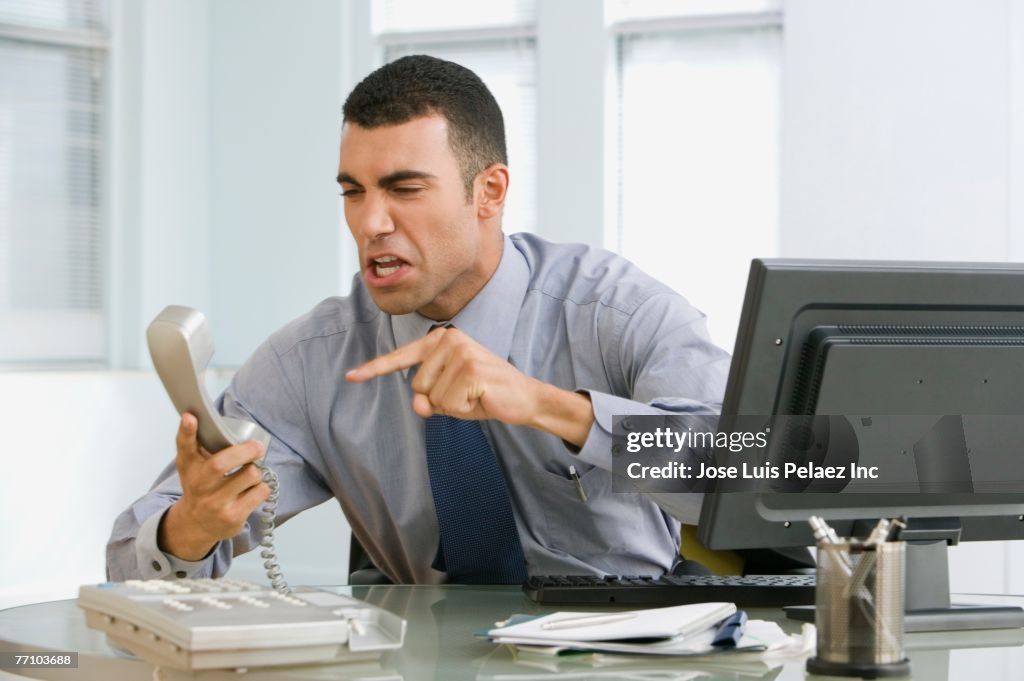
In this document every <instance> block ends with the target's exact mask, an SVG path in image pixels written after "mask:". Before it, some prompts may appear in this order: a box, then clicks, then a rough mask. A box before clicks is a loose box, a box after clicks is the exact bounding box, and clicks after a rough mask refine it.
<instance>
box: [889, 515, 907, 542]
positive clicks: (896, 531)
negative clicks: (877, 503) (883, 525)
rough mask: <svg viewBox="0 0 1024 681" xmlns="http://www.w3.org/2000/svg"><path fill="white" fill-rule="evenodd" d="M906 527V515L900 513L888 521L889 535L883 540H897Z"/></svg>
mask: <svg viewBox="0 0 1024 681" xmlns="http://www.w3.org/2000/svg"><path fill="white" fill-rule="evenodd" d="M905 529H907V516H905V515H901V516H900V517H898V518H895V519H893V521H892V522H891V523H889V535H888V536H887V537H886V538H885V541H899V540H900V537H901V536H903V530H905Z"/></svg>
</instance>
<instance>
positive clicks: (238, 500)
mask: <svg viewBox="0 0 1024 681" xmlns="http://www.w3.org/2000/svg"><path fill="white" fill-rule="evenodd" d="M343 113H344V124H343V129H342V139H341V154H340V166H339V173H338V182H339V184H340V185H341V188H342V195H343V196H344V203H345V217H346V221H347V223H348V226H349V229H350V230H351V232H352V236H353V238H354V239H355V242H356V245H357V247H358V250H359V258H360V266H361V270H362V271H361V274H360V275H359V276H357V277H356V279H355V281H354V282H353V287H352V291H351V293H350V295H349V296H348V297H344V298H329V299H327V300H325V301H324V302H322V303H321V304H320V305H318V306H317V307H316V308H314V309H313V310H312V311H311V312H310V313H308V314H306V315H305V316H303V317H300V318H299V319H297V320H295V321H294V322H292V323H291V324H289V325H287V326H285V327H284V328H283V329H281V330H280V331H278V332H277V333H275V334H274V335H273V336H271V337H270V338H269V339H268V340H267V341H266V342H265V343H264V344H263V345H262V346H260V348H259V349H258V350H257V351H256V352H255V354H254V355H253V356H252V357H251V358H250V359H249V360H248V361H247V362H246V364H245V365H244V366H243V367H242V368H241V369H240V370H239V372H238V373H237V375H236V376H235V378H234V380H233V381H232V384H231V386H230V387H229V388H228V390H227V391H226V392H225V393H224V394H223V395H222V396H221V398H220V399H219V400H218V404H217V406H218V408H219V409H220V410H221V411H222V413H224V414H226V415H229V416H237V417H241V418H246V419H249V420H252V421H255V422H257V423H259V424H260V425H262V426H263V427H264V428H265V429H266V430H268V431H269V432H270V433H271V434H272V435H273V439H272V442H271V444H270V446H269V448H268V450H267V451H266V452H263V451H261V449H260V447H259V445H257V444H256V443H254V442H249V443H243V444H240V445H237V446H234V447H231V448H228V449H226V450H223V451H222V452H219V453H218V454H216V455H215V456H212V457H207V456H206V455H205V452H203V451H202V450H201V448H200V447H199V445H198V444H197V442H196V422H195V419H194V417H192V416H191V415H188V414H186V415H184V416H183V417H182V420H181V424H180V427H179V431H178V436H177V457H176V461H175V465H174V466H169V467H168V468H167V470H165V471H164V473H163V474H162V475H161V477H160V479H159V480H158V482H157V484H156V486H155V487H154V488H153V489H152V490H151V491H150V492H149V494H147V495H146V496H144V497H142V498H141V499H140V500H138V501H137V502H136V503H135V504H133V505H132V507H131V508H130V509H128V510H127V511H126V512H125V513H123V514H122V515H121V516H120V517H119V518H118V519H117V521H116V523H115V526H114V531H113V535H112V537H111V540H110V543H109V544H108V549H107V560H108V570H109V572H110V575H111V578H113V579H126V578H130V577H135V578H153V577H162V576H167V575H172V574H173V575H178V576H208V575H211V574H212V575H222V574H224V573H225V572H226V571H227V569H228V566H229V564H230V560H231V556H232V555H233V554H238V553H240V552H244V551H247V550H249V549H250V548H253V547H254V546H256V545H257V544H258V542H259V531H260V517H259V513H258V510H259V507H260V506H261V504H262V503H263V501H264V500H265V499H266V498H267V496H268V494H269V490H268V488H267V487H266V485H265V484H263V483H262V482H261V481H260V477H259V471H258V470H257V469H256V468H255V467H254V466H252V465H250V463H251V462H252V461H254V460H255V459H257V458H259V457H261V456H265V457H266V458H265V460H266V463H267V464H268V465H269V466H270V467H271V468H272V469H274V470H275V471H276V473H277V475H278V477H279V478H280V484H281V489H280V499H279V502H278V504H279V505H278V513H279V517H280V519H281V520H285V519H287V518H288V517H290V516H292V515H294V514H295V513H298V512H300V511H302V510H303V509H306V508H309V507H312V506H314V505H316V504H319V503H320V502H322V501H324V500H325V499H327V498H329V497H331V496H334V497H336V498H337V499H338V501H339V503H340V504H341V507H342V509H343V510H344V512H345V515H346V517H347V518H348V520H349V523H350V524H351V526H352V531H353V533H354V535H355V537H356V538H357V539H358V540H359V542H360V543H361V544H362V546H363V547H364V548H365V550H366V551H367V553H368V555H369V557H370V558H371V559H372V560H373V562H374V564H375V565H376V566H377V567H379V568H380V569H381V570H382V571H383V572H384V573H385V574H386V575H387V576H388V577H390V578H391V579H393V580H394V581H396V582H415V583H436V582H442V581H446V580H448V581H465V582H503V583H509V582H516V581H520V580H521V579H522V578H523V577H524V576H525V574H526V573H527V572H529V573H533V574H579V573H590V574H594V573H602V572H609V573H619V574H660V573H663V572H665V571H666V570H669V569H670V568H671V567H672V565H673V563H674V562H675V561H676V560H677V558H678V545H679V523H678V520H676V519H675V518H672V517H670V516H669V515H667V514H666V513H664V512H663V511H662V509H661V508H660V507H659V506H658V505H657V504H656V503H655V502H654V501H652V500H651V499H650V498H648V497H646V496H643V495H640V494H636V493H613V492H612V491H611V478H612V475H611V472H610V471H611V462H612V453H611V432H610V431H611V419H612V415H613V414H657V413H662V412H663V411H665V410H669V411H673V412H678V411H680V410H681V411H695V410H704V411H707V410H709V409H711V408H713V407H714V405H716V404H717V403H718V401H719V400H720V398H721V394H722V392H723V390H724V383H725V374H726V370H727V366H728V356H727V354H726V353H725V352H723V351H721V350H720V349H718V348H716V347H714V346H713V345H712V344H711V343H710V342H709V340H708V337H707V334H706V331H705V325H704V320H703V316H702V315H701V314H700V313H699V312H698V311H697V310H695V309H694V308H692V307H691V306H690V305H689V304H688V303H687V302H686V301H685V300H684V299H683V298H681V297H680V296H678V295H677V294H675V293H674V292H672V291H671V290H670V289H669V288H667V287H665V286H663V285H661V284H659V283H658V282H656V281H654V280H652V279H651V278H650V277H648V276H646V275H644V274H643V273H642V272H640V271H638V270H637V269H636V268H635V267H633V266H632V265H631V264H630V263H629V262H627V261H626V260H624V259H622V258H620V257H617V256H615V255H613V254H610V253H607V252H604V251H600V250H597V249H592V248H588V247H586V246H581V245H556V244H551V243H548V242H546V241H543V240H541V239H539V238H537V237H534V236H532V235H529V234H517V235H513V236H511V237H509V236H505V235H504V234H503V232H502V208H503V205H504V202H505V198H506V195H507V192H508V188H509V177H510V175H509V169H508V166H507V160H506V152H505V138H504V125H503V122H502V117H501V111H500V109H499V108H498V105H497V103H496V102H495V101H494V99H493V97H492V96H491V94H490V92H489V91H488V90H487V88H486V87H485V86H484V85H483V83H482V82H481V81H480V80H479V78H477V76H476V75H475V74H473V73H472V72H471V71H469V70H467V69H465V68H463V67H461V66H458V65H456V64H452V63H450V62H445V61H442V60H439V59H435V58H432V57H425V56H415V57H406V58H404V59H400V60H398V61H395V62H392V63H390V64H387V65H385V66H384V67H382V68H380V69H379V70H377V71H376V72H374V73H372V74H371V75H369V76H368V77H367V78H366V79H365V80H363V81H362V82H361V83H360V84H359V85H358V86H357V87H356V88H355V90H353V92H352V93H351V95H350V96H349V98H348V100H347V101H346V103H345V106H344V111H343ZM652 247H657V245H656V244H652ZM666 257H674V254H666ZM435 327H440V328H435ZM451 417H455V418H451ZM571 471H575V473H571ZM696 504H699V501H697V502H696ZM675 510H676V513H677V515H684V516H688V517H685V518H683V519H684V520H686V521H689V522H695V520H696V516H697V513H698V511H699V507H698V506H697V505H691V506H689V507H686V506H685V505H684V507H683V508H682V511H681V512H680V510H679V509H675ZM324 538H325V540H328V541H332V540H335V538H334V537H333V535H332V534H331V533H330V532H326V533H325V537H324ZM285 567H286V566H285Z"/></svg>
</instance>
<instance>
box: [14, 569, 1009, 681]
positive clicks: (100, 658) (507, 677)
mask: <svg viewBox="0 0 1024 681" xmlns="http://www.w3.org/2000/svg"><path fill="white" fill-rule="evenodd" d="M334 590H336V591H338V592H339V593H345V594H352V595H354V596H356V597H357V598H362V599H365V600H367V601H370V602H372V603H374V604H376V605H379V606H381V607H383V608H386V609H388V610H390V611H392V612H394V613H396V614H398V615H401V616H402V617H404V618H406V619H407V620H408V621H409V629H408V632H407V634H406V639H405V645H404V646H403V648H402V649H401V650H397V651H392V652H389V653H386V654H385V655H384V656H383V657H381V659H380V660H379V661H376V662H372V663H365V662H364V663H353V664H344V665H328V666H315V665H312V666H303V667H277V668H273V669H270V670H267V669H263V670H250V671H248V672H247V673H245V674H239V673H236V672H235V671H214V672H202V673H195V674H193V673H186V672H176V671H174V670H169V669H162V670H161V673H160V674H159V675H154V670H153V667H152V666H150V665H148V664H146V663H144V662H141V661H138V660H135V659H128V658H125V657H123V656H121V655H120V654H119V653H117V652H115V651H114V650H113V649H112V648H111V647H110V646H109V645H107V642H106V639H105V637H104V636H103V634H101V633H98V632H94V631H92V630H91V629H88V628H87V627H86V626H85V617H84V615H83V613H82V611H81V610H79V608H78V607H77V606H76V605H75V601H55V602H52V603H39V604H36V605H27V606H22V607H19V608H11V609H8V610H4V611H0V652H78V653H79V666H78V669H20V670H18V673H19V674H22V675H24V676H26V677H30V678H38V679H103V680H106V679H111V680H122V679H124V680H136V679H137V680H138V681H153V680H154V679H157V681H159V679H163V680H164V681H174V680H176V679H205V680H211V681H212V680H221V681H226V680H227V679H232V680H234V681H246V680H248V681H265V680H269V679H339V680H340V679H349V680H356V679H365V680H367V681H369V680H373V681H384V680H386V679H402V680H404V681H419V680H421V679H430V680H434V679H438V680H444V681H448V680H451V681H458V680H473V681H516V680H520V681H527V680H531V681H532V680H540V679H577V680H584V679H586V680H591V679H625V680H630V679H632V680H643V681H672V680H675V679H678V680H680V681H682V680H687V679H700V680H701V681H704V680H708V681H710V680H712V679H731V680H737V679H763V680H767V679H779V680H780V681H781V680H788V681H795V680H797V679H804V678H805V672H804V660H802V659H801V660H794V661H792V662H790V663H788V664H786V665H785V666H782V667H777V668H775V669H767V668H765V667H763V666H762V667H760V668H758V667H757V666H746V667H739V668H730V667H728V666H725V665H723V666H709V665H707V664H699V663H686V662H679V661H674V660H658V659H652V660H650V661H649V662H646V661H645V662H641V663H636V664H634V663H628V664H624V665H616V666H614V667H593V666H590V665H587V664H583V663H581V662H579V661H573V659H572V658H569V659H566V658H553V659H551V660H550V661H543V662H535V661H530V662H527V661H523V660H517V659H516V658H515V656H514V655H513V653H512V652H511V651H510V650H509V649H508V648H507V647H505V646H495V645H494V644H492V643H489V642H487V641H484V640H481V639H477V638H474V636H473V634H474V633H476V632H477V631H479V630H481V629H487V628H490V627H492V626H494V623H495V622H496V621H498V620H503V619H505V618H506V617H508V616H509V615H510V614H512V613H532V614H541V613H545V612H552V611H554V610H556V609H557V608H552V607H547V606H544V607H540V606H537V605H535V604H533V603H531V602H529V601H527V600H526V598H525V597H524V596H523V595H522V592H521V591H520V590H519V589H518V588H517V587H469V586H371V587H337V588H336V589H334ZM955 600H957V601H959V602H968V601H969V602H976V603H1009V604H1017V605H1020V604H1024V597H1012V596H1000V597H991V596H973V595H972V596H960V597H958V598H956V599H955ZM572 609H574V610H575V609H579V610H584V609H587V608H572ZM589 609H590V610H594V611H600V610H602V609H603V610H610V608H589ZM749 612H750V616H751V618H754V619H770V620H775V621H778V622H779V623H780V624H781V625H782V627H783V628H784V629H785V630H786V631H788V632H796V631H799V627H800V625H799V623H797V622H793V621H790V620H786V619H784V618H783V615H782V612H781V610H778V609H757V608H754V609H750V610H749ZM906 647H907V653H908V655H909V657H910V661H911V670H912V673H913V677H912V678H914V679H919V680H927V681H946V680H947V679H972V680H976V679H985V680H986V681H1010V680H1011V679H1012V680H1014V681H1017V680H1019V679H1022V678H1024V630H1009V631H975V632H947V633H939V634H908V635H907V640H906ZM4 671H6V672H9V673H10V672H12V670H10V669H6V670H4ZM813 678H824V677H813Z"/></svg>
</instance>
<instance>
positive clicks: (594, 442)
mask: <svg viewBox="0 0 1024 681" xmlns="http://www.w3.org/2000/svg"><path fill="white" fill-rule="evenodd" d="M576 392H578V393H581V394H584V395H587V396H588V397H589V398H590V405H591V408H592V409H593V411H594V423H593V425H591V426H590V432H589V433H587V441H586V442H584V443H583V447H582V448H580V449H579V450H577V449H576V448H575V447H571V446H569V450H570V451H571V452H572V453H573V454H575V455H576V456H577V458H579V460H580V461H583V462H584V463H588V464H590V465H591V466H597V467H598V468H604V469H605V470H609V471H610V470H612V456H613V455H614V454H619V453H620V452H618V451H616V449H618V448H619V445H615V444H613V442H612V426H613V421H614V417H616V416H667V415H672V414H715V413H717V411H716V410H715V409H714V408H713V407H711V406H709V405H707V404H704V403H703V402H699V401H697V400H691V399H689V398H685V397H659V398H656V399H655V400H653V401H652V402H651V403H650V404H646V403H644V402H637V401H636V400H631V399H629V398H626V397H617V396H615V395H609V394H608V393H602V392H598V391H596V390H577V391H576ZM620 425H621V426H622V427H623V428H625V429H626V430H629V429H630V428H631V427H632V426H631V425H630V423H629V419H623V420H622V421H621V422H620Z"/></svg>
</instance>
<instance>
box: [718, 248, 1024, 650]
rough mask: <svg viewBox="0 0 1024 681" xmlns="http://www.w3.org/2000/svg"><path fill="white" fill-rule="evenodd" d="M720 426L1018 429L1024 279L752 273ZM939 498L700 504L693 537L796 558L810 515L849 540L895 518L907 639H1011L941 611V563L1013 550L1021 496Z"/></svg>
mask: <svg viewBox="0 0 1024 681" xmlns="http://www.w3.org/2000/svg"><path fill="white" fill-rule="evenodd" d="M722 413H723V420H725V419H727V418H728V417H729V416H730V415H775V414H820V415H839V416H841V415H871V414H875V415H911V416H912V415H948V418H946V419H945V420H943V421H942V423H939V422H938V421H937V422H936V424H935V428H937V429H939V431H942V430H943V429H945V430H947V431H950V432H951V433H952V434H953V435H954V436H956V435H959V436H960V437H962V430H963V422H962V421H961V420H960V418H959V417H960V416H962V415H969V416H967V418H968V419H969V418H970V416H971V415H973V416H983V415H1024V266H1019V265H1004V264H951V263H925V262H922V263H912V262H852V261H825V260H819V261H812V260H754V261H753V263H752V265H751V269H750V277H749V280H748V284H747V291H746V299H745V301H744V305H743V311H742V314H741V317H740V325H739V332H738V334H737V338H736V347H735V351H734V354H733V362H732V367H731V369H730V372H729V381H728V386H727V389H726V394H725V399H724V403H723V409H722ZM830 418H835V416H832V417H830ZM854 423H855V424H856V425H857V427H860V421H859V419H854ZM864 423H870V421H869V420H868V421H864ZM1003 423H1009V424H1010V425H1011V426H1014V425H1016V426H1017V427H1019V430H1020V431H1021V439H1016V438H1010V437H1006V438H1004V441H1003V442H1001V443H1000V442H997V443H996V446H1004V447H1005V448H1006V449H1007V456H1009V455H1010V453H1011V452H1013V451H1019V450H1020V449H1021V448H1022V447H1024V417H1022V418H1021V419H1004V420H1003ZM844 428H845V426H844ZM939 435H940V436H943V435H949V433H943V432H939ZM956 439H957V438H956V437H952V438H945V439H943V440H942V441H943V442H945V441H947V440H950V441H956ZM1005 440H1012V441H1005ZM968 446H969V444H968ZM879 454H882V455H885V454H887V452H881V453H880V452H874V455H876V456H877V455H879ZM892 455H894V456H896V455H898V454H895V453H894V454H892ZM969 455H970V450H969V449H968V450H967V451H966V452H964V456H969ZM1013 456H1019V455H1017V454H1013ZM920 489H925V490H927V489H929V488H928V487H927V486H926V485H925V481H924V480H923V479H922V481H921V485H920ZM939 489H942V488H941V487H940V488H939ZM946 489H947V490H949V491H946V492H944V493H848V492H839V493H813V492H811V493H808V492H804V493H800V494H794V493H763V492H762V493H739V492H719V493H715V492H712V493H709V494H708V495H707V496H706V498H705V501H704V505H703V509H702V513H701V519H700V525H699V537H700V538H701V540H702V542H703V543H704V544H705V545H706V546H708V547H709V548H712V549H741V548H774V547H791V546H811V545H813V543H814V540H813V538H812V534H811V530H810V528H809V526H808V524H807V522H806V521H807V519H808V517H809V516H811V515H820V516H823V517H824V518H825V519H826V520H827V521H828V522H829V523H830V524H831V525H832V526H833V527H834V528H835V529H836V530H837V532H839V533H840V534H841V535H855V536H858V535H859V536H863V535H865V534H866V533H867V532H868V531H869V530H870V528H871V527H872V526H873V525H874V523H875V521H877V519H879V518H882V517H894V516H897V515H906V516H908V518H909V519H910V524H909V527H908V531H907V533H906V538H907V540H908V542H910V544H909V545H908V554H907V570H908V580H907V587H908V590H907V609H908V613H924V614H922V615H920V616H919V617H918V616H915V615H913V614H908V620H907V622H908V630H915V629H917V630H919V629H922V628H933V629H950V628H954V629H956V628H989V627H993V626H1015V627H1016V626H1024V613H1021V612H1020V611H1019V610H1018V609H997V610H995V611H993V610H990V609H988V610H986V609H983V610H981V611H978V610H972V611H967V610H963V609H960V608H957V607H955V606H954V607H953V609H952V610H950V600H949V578H948V560H947V554H946V547H947V545H949V544H954V543H956V542H959V541H965V540H994V539H1021V538H1024V493H1017V492H1016V491H1015V492H1012V493H979V492H977V491H970V490H971V489H972V488H971V487H970V484H969V482H968V485H967V487H966V488H963V487H956V486H954V487H952V488H946ZM1020 489H1021V490H1024V486H1022V487H1020ZM915 617H916V619H915Z"/></svg>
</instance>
